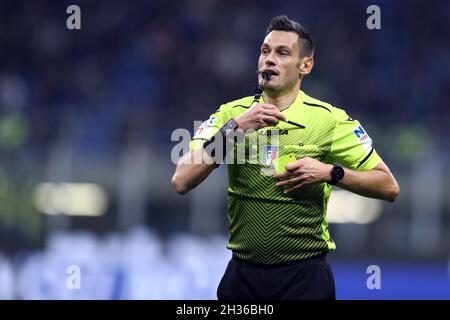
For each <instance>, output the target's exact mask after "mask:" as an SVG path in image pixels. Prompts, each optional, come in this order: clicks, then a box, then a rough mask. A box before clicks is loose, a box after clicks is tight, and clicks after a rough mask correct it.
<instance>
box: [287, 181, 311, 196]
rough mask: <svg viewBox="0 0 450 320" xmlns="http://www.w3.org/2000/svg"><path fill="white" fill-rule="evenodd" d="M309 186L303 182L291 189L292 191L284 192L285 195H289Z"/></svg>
mask: <svg viewBox="0 0 450 320" xmlns="http://www.w3.org/2000/svg"><path fill="white" fill-rule="evenodd" d="M307 184H308V183H307V182H306V181H304V182H302V183H299V184H297V185H295V186H293V187H292V188H290V189H286V190H284V191H283V193H284V194H287V193H291V192H294V191H296V190H298V189H300V188H303V187H304V186H306V185H307Z"/></svg>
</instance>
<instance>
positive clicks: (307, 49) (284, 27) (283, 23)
mask: <svg viewBox="0 0 450 320" xmlns="http://www.w3.org/2000/svg"><path fill="white" fill-rule="evenodd" d="M274 30H276V31H290V32H295V33H296V34H297V35H298V41H299V43H301V45H300V56H301V57H312V56H313V55H314V50H315V45H314V40H313V38H312V36H311V35H310V34H309V33H308V31H307V30H306V29H305V28H304V27H303V26H302V25H301V24H300V23H298V22H296V21H294V20H291V19H289V18H288V16H284V15H283V16H277V17H273V18H272V20H270V22H269V25H268V26H267V30H266V35H268V34H269V33H270V32H272V31H274Z"/></svg>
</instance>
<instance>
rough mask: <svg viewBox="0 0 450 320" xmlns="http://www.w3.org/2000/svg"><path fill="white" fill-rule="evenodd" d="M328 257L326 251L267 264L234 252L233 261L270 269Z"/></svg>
mask: <svg viewBox="0 0 450 320" xmlns="http://www.w3.org/2000/svg"><path fill="white" fill-rule="evenodd" d="M326 258H327V253H326V252H324V253H321V254H319V255H317V256H313V257H309V258H305V259H301V260H293V261H287V262H280V263H273V264H265V263H255V262H250V261H247V260H243V259H241V258H238V257H237V256H236V255H235V254H234V252H233V256H232V258H231V261H234V262H237V263H238V264H241V265H247V266H252V267H259V268H267V269H270V268H279V267H286V266H293V265H300V264H308V263H311V262H317V261H321V260H326Z"/></svg>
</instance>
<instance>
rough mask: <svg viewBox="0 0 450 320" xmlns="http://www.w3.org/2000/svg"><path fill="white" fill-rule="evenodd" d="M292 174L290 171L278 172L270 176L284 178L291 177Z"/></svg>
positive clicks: (278, 178)
mask: <svg viewBox="0 0 450 320" xmlns="http://www.w3.org/2000/svg"><path fill="white" fill-rule="evenodd" d="M293 176H294V174H293V173H292V172H287V171H284V172H280V173H276V174H274V175H273V176H272V178H274V179H277V180H286V179H289V178H292V177H293Z"/></svg>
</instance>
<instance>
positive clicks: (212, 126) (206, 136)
mask: <svg viewBox="0 0 450 320" xmlns="http://www.w3.org/2000/svg"><path fill="white" fill-rule="evenodd" d="M225 122H226V121H224V115H223V112H222V111H221V109H220V108H219V109H218V110H217V111H216V112H215V113H213V114H212V115H211V116H210V117H209V118H208V120H205V121H204V122H203V123H202V124H201V125H200V126H199V127H198V129H197V131H196V132H195V135H194V137H193V138H192V140H191V142H190V143H189V150H191V151H192V150H196V149H198V148H200V147H201V146H203V144H204V143H205V141H209V140H210V139H211V137H212V136H213V135H215V134H216V132H217V131H219V130H220V128H221V127H222V126H223V125H224V124H225Z"/></svg>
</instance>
